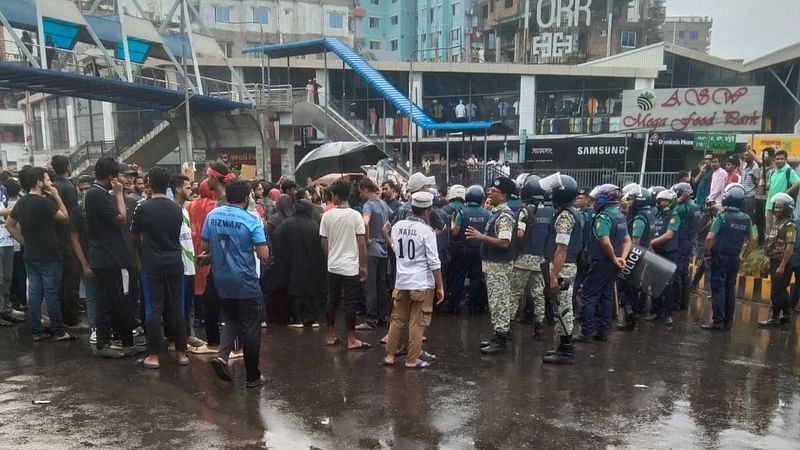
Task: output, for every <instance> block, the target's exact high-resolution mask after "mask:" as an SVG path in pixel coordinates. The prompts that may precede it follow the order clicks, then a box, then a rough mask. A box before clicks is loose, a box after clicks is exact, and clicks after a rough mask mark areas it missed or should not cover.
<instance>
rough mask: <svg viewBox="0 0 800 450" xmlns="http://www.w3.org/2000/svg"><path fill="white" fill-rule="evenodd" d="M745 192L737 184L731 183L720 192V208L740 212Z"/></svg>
mask: <svg viewBox="0 0 800 450" xmlns="http://www.w3.org/2000/svg"><path fill="white" fill-rule="evenodd" d="M744 197H745V190H744V187H742V185H741V184H739V183H731V184H729V185H728V186H726V187H725V190H724V191H723V192H722V207H723V208H725V209H728V210H733V211H741V210H742V208H743V207H744Z"/></svg>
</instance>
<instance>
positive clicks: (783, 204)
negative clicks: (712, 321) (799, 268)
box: [758, 192, 797, 327]
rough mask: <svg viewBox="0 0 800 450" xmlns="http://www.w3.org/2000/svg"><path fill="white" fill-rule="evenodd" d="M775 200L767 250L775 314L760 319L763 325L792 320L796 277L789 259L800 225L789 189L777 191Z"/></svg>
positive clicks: (760, 323)
mask: <svg viewBox="0 0 800 450" xmlns="http://www.w3.org/2000/svg"><path fill="white" fill-rule="evenodd" d="M770 201H771V202H772V226H770V227H769V231H768V232H767V239H766V242H765V243H764V253H766V255H767V257H768V258H769V277H770V281H772V290H771V292H770V298H771V299H772V305H771V307H772V314H771V315H770V318H769V319H767V320H765V321H762V322H759V323H758V324H759V325H760V326H762V327H773V326H776V325H786V324H788V323H790V322H791V320H792V309H793V308H792V307H791V302H790V301H789V292H788V291H787V288H788V287H789V284H790V283H791V281H792V274H793V271H792V270H791V265H790V264H789V262H790V261H791V259H792V253H794V244H795V241H796V240H797V226H796V225H795V223H794V220H792V217H793V216H794V199H793V198H792V197H791V196H790V195H789V194H785V193H782V192H781V193H778V194H775V195H774V196H773V197H772V198H771V199H770Z"/></svg>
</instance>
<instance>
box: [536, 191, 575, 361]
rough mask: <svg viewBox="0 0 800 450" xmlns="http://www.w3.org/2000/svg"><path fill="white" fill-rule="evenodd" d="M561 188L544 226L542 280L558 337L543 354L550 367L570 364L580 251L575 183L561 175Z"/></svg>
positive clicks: (555, 194)
mask: <svg viewBox="0 0 800 450" xmlns="http://www.w3.org/2000/svg"><path fill="white" fill-rule="evenodd" d="M561 186H562V187H561V188H558V189H556V190H555V191H553V193H552V199H553V206H554V207H555V208H557V209H558V212H557V213H556V214H555V215H554V217H553V218H552V220H551V222H550V224H549V226H548V227H547V233H546V234H547V238H546V242H545V257H546V258H547V264H546V265H545V266H544V267H543V269H544V270H548V272H547V273H546V276H545V278H546V280H547V281H548V282H549V283H548V286H547V288H548V290H549V291H550V292H551V294H550V297H549V298H552V299H554V300H556V301H557V303H558V305H557V307H556V314H557V317H556V334H558V336H559V343H558V347H557V348H556V350H555V351H550V352H547V354H545V355H544V358H543V360H544V362H546V363H550V364H572V361H573V359H574V352H573V348H572V326H573V314H572V289H573V284H574V281H575V274H576V273H577V271H578V267H577V261H578V256H579V255H580V253H581V251H582V249H583V224H582V222H581V217H580V212H579V211H578V209H577V208H575V207H574V206H572V203H573V201H574V200H575V196H576V195H577V193H578V183H577V182H575V180H574V179H573V178H572V177H570V176H567V175H561Z"/></svg>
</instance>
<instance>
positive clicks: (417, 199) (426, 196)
mask: <svg viewBox="0 0 800 450" xmlns="http://www.w3.org/2000/svg"><path fill="white" fill-rule="evenodd" d="M411 206H414V207H416V208H430V207H431V206H433V194H431V193H430V192H425V191H422V192H415V193H414V194H412V195H411Z"/></svg>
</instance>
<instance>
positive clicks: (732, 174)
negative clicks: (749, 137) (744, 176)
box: [725, 156, 741, 186]
mask: <svg viewBox="0 0 800 450" xmlns="http://www.w3.org/2000/svg"><path fill="white" fill-rule="evenodd" d="M725 172H727V173H728V175H727V176H726V177H725V186H728V185H730V184H733V183H739V182H740V181H741V177H740V175H739V158H737V157H735V156H731V157H730V158H728V160H727V161H725Z"/></svg>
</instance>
